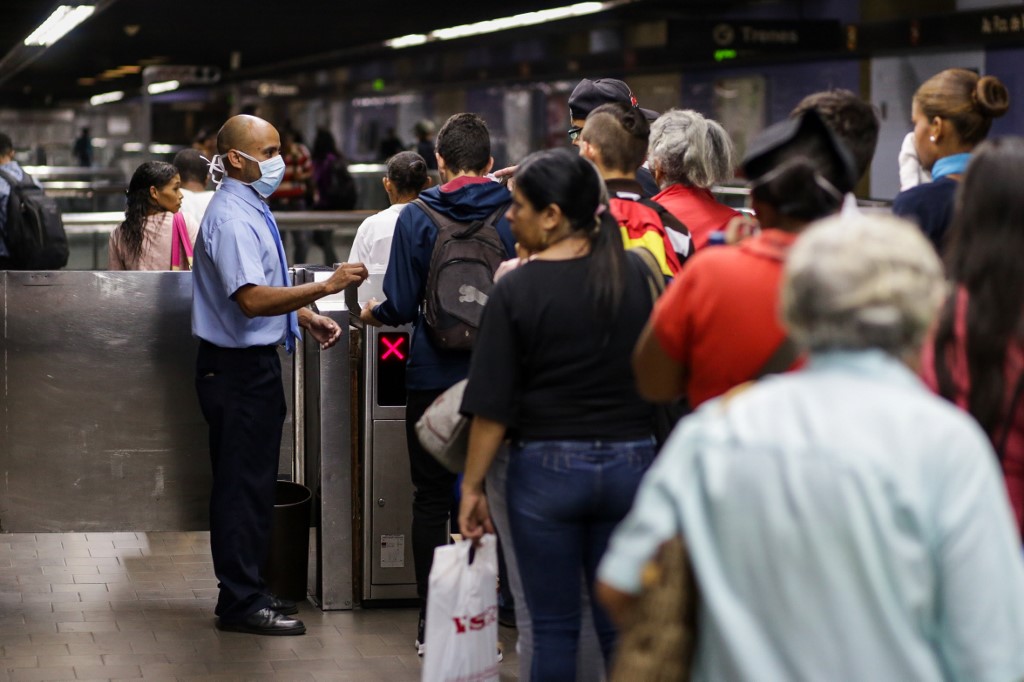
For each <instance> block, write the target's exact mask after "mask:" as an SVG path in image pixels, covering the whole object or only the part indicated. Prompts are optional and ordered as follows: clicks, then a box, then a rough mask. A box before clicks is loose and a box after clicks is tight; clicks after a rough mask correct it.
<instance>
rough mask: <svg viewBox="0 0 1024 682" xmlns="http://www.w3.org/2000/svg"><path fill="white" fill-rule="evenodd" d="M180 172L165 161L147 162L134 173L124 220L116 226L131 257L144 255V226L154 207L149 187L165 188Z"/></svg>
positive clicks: (129, 185)
mask: <svg viewBox="0 0 1024 682" xmlns="http://www.w3.org/2000/svg"><path fill="white" fill-rule="evenodd" d="M177 174H178V169H177V168H175V167H174V166H172V165H171V164H169V163H166V162H164V161H146V162H145V163H144V164H142V165H141V166H139V167H138V168H136V169H135V173H133V174H132V180H131V182H130V183H128V192H127V194H128V200H127V202H126V205H125V209H124V222H123V223H121V225H120V226H119V227H118V228H117V229H118V232H119V233H120V237H121V244H122V245H123V246H124V250H125V253H126V254H127V256H128V258H129V260H135V259H137V258H138V257H139V256H140V255H141V254H142V237H143V227H142V226H143V223H145V222H146V216H147V215H148V213H149V210H150V209H151V208H152V207H153V200H152V199H150V196H149V188H150V187H157V188H160V187H163V186H164V185H166V184H167V183H169V182H170V181H171V180H173V179H174V176H176V175H177Z"/></svg>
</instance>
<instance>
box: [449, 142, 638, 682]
mask: <svg viewBox="0 0 1024 682" xmlns="http://www.w3.org/2000/svg"><path fill="white" fill-rule="evenodd" d="M601 189H602V188H601V180H600V177H599V176H598V174H597V171H596V169H595V168H594V167H593V166H592V165H591V164H590V163H589V162H588V161H586V160H584V159H582V158H581V157H580V156H578V155H577V154H573V153H571V152H569V151H567V150H552V151H544V152H538V153H536V154H533V155H531V156H530V157H529V158H528V159H527V160H526V161H524V162H523V163H522V164H521V165H520V166H519V168H518V170H517V171H516V175H515V191H514V193H513V201H512V206H511V208H510V209H509V212H508V219H509V222H510V223H511V226H512V231H513V233H514V234H515V236H516V238H517V239H518V241H519V244H520V246H521V247H523V248H524V249H526V250H527V251H528V252H531V253H533V254H534V257H533V259H532V260H530V261H529V262H528V263H526V264H525V265H522V266H521V267H519V268H518V269H516V270H514V271H512V272H511V273H509V274H508V275H506V276H505V277H503V278H502V279H501V280H500V281H499V282H498V284H497V285H495V288H494V289H493V290H492V292H491V295H490V299H489V301H488V303H487V307H486V309H485V311H484V316H483V320H482V322H481V326H480V330H479V335H478V337H477V341H476V345H475V347H474V349H473V359H472V363H471V366H470V373H469V384H468V386H467V388H466V394H465V398H464V400H463V404H462V410H463V412H464V413H466V414H469V415H472V417H473V422H472V427H471V430H470V440H469V459H468V461H467V464H466V474H465V477H464V479H463V483H462V504H461V508H460V513H459V528H460V530H461V531H462V533H463V535H465V536H466V537H471V538H476V537H480V536H481V535H482V534H483V533H484V532H485V531H486V532H493V526H492V524H491V519H490V513H489V510H488V507H487V499H486V496H485V494H484V492H483V480H484V477H485V475H486V472H487V469H488V468H489V467H490V465H491V462H492V461H493V459H494V455H495V452H496V451H497V449H498V447H499V445H500V444H501V442H502V440H503V439H504V438H506V437H508V438H510V439H511V440H512V447H511V453H510V456H509V466H508V479H507V499H508V513H509V521H510V526H511V532H512V538H513V540H514V544H515V548H516V555H517V562H518V566H519V571H520V574H521V576H522V580H523V588H524V591H525V594H526V601H527V606H528V607H529V611H530V617H531V621H532V626H533V633H534V642H533V663H532V670H531V675H530V677H531V679H532V680H534V681H537V680H572V679H575V677H576V645H577V639H578V633H579V624H580V592H581V590H580V576H581V574H583V575H585V576H586V581H587V587H588V589H590V588H591V587H592V586H593V580H594V573H595V570H596V568H597V564H598V562H599V560H600V558H601V555H602V554H603V553H604V550H605V547H606V546H607V542H608V537H609V535H610V534H611V531H612V530H613V529H614V527H615V525H616V524H617V523H618V522H619V521H620V520H621V519H622V518H623V517H624V516H625V514H626V512H628V511H629V508H630V506H631V504H632V502H633V496H634V494H635V492H636V488H637V486H638V485H639V482H640V478H641V476H642V475H643V473H644V472H645V471H646V469H647V467H648V466H649V465H650V463H651V461H652V460H653V458H654V455H655V446H654V439H653V437H652V435H651V433H652V422H653V409H652V408H651V406H650V405H648V404H647V403H645V402H643V400H642V399H641V398H640V396H639V395H638V394H637V392H636V388H635V382H634V377H633V373H632V368H631V366H630V356H631V353H632V349H633V346H634V345H635V343H636V340H637V338H638V337H639V335H640V330H641V329H642V328H643V325H644V323H645V322H646V320H647V317H648V315H649V314H650V312H651V295H650V291H649V289H648V288H647V284H646V280H645V277H644V272H643V270H642V268H643V267H644V266H643V265H642V264H641V263H640V262H639V261H638V259H635V258H632V257H629V258H627V257H626V253H625V252H624V251H623V248H622V240H621V237H620V236H619V227H618V225H617V224H616V222H615V220H614V219H613V218H612V217H611V215H610V214H609V213H608V212H607V211H603V210H602V209H603V208H604V206H603V204H602V203H601V200H600V197H601ZM593 609H594V621H595V625H596V627H597V631H598V637H599V639H600V641H601V647H602V651H603V653H604V656H605V658H606V659H607V658H608V657H609V656H610V654H611V652H612V649H613V647H614V643H615V630H614V627H613V626H612V624H611V622H610V621H609V620H608V617H607V616H606V615H605V613H604V612H603V611H602V610H601V609H600V608H599V607H597V606H596V605H595V606H593Z"/></svg>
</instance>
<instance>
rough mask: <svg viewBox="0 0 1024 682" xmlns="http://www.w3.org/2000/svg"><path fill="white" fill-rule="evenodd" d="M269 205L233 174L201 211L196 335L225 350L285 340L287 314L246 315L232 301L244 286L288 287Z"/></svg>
mask: <svg viewBox="0 0 1024 682" xmlns="http://www.w3.org/2000/svg"><path fill="white" fill-rule="evenodd" d="M264 211H267V213H266V215H269V210H268V209H267V208H266V203H265V202H264V201H263V199H261V198H260V196H259V194H257V193H256V190H254V189H253V188H252V187H249V186H248V185H246V184H244V183H241V182H239V181H237V180H234V179H233V178H224V182H223V183H222V184H221V186H220V188H219V189H218V190H217V192H216V193H215V194H214V195H213V199H211V200H210V205H209V207H208V208H207V209H206V213H205V214H203V222H202V223H201V224H200V226H199V236H198V237H197V238H196V245H195V254H194V256H193V264H192V282H193V288H192V334H193V335H194V336H197V337H199V338H200V339H205V340H206V341H209V342H210V343H212V344H214V345H217V346H222V347H225V348H247V347H249V346H273V345H277V344H279V343H283V342H284V338H285V333H286V331H287V328H288V317H287V316H286V315H275V316H272V317H253V318H248V317H246V316H245V313H243V312H242V309H241V307H240V306H239V305H238V303H236V302H235V300H234V295H235V292H237V291H238V289H239V288H241V287H242V286H245V285H246V284H256V285H265V286H277V287H280V286H288V285H289V281H288V272H287V270H285V269H284V267H283V265H282V263H281V258H280V255H279V253H278V250H277V241H276V239H279V238H280V236H279V235H275V234H274V232H272V230H274V231H276V230H277V226H276V224H275V225H273V226H271V224H270V221H272V220H273V218H271V219H270V221H268V219H267V217H266V215H265V214H264Z"/></svg>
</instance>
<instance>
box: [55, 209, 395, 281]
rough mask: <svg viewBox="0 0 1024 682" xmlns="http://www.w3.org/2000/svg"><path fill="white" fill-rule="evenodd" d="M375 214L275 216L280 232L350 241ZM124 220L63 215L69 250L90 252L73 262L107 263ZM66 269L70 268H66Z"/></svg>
mask: <svg viewBox="0 0 1024 682" xmlns="http://www.w3.org/2000/svg"><path fill="white" fill-rule="evenodd" d="M374 213H376V211H294V212H288V211H279V212H277V213H275V214H274V219H275V220H276V221H277V226H278V227H279V228H280V229H281V231H282V232H291V231H295V230H331V231H333V232H334V233H335V234H337V235H339V236H341V237H343V238H347V239H352V238H353V237H355V234H356V230H357V229H359V225H360V224H361V223H362V222H363V221H364V220H366V218H367V217H369V216H371V215H373V214H374ZM123 221H124V212H123V211H105V212H96V213H65V214H64V230H65V232H67V234H68V239H69V241H70V243H71V248H72V250H73V251H74V250H75V249H76V248H85V246H86V244H87V245H88V248H89V249H90V250H91V258H83V257H82V256H80V255H79V257H78V258H74V255H73V260H74V261H76V262H77V263H79V264H84V263H85V262H91V263H92V267H91V269H92V270H101V269H104V268H105V267H106V264H107V242H108V240H109V239H110V233H111V232H113V231H114V230H115V229H116V228H117V226H118V225H120V224H121V223H122V222H123ZM69 267H71V266H70V265H69Z"/></svg>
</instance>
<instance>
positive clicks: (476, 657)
mask: <svg viewBox="0 0 1024 682" xmlns="http://www.w3.org/2000/svg"><path fill="white" fill-rule="evenodd" d="M472 548H473V541H472V540H461V541H459V542H457V543H455V544H454V545H445V546H442V547H438V548H437V549H435V550H434V564H433V566H432V567H431V569H430V592H429V595H428V598H427V629H426V652H425V653H424V656H423V678H422V679H423V682H489V681H490V680H495V681H497V679H498V658H497V651H498V594H497V584H498V583H497V581H498V550H497V538H495V536H494V535H484V537H483V539H482V540H480V546H479V547H478V548H477V549H476V550H475V551H473V549H472ZM471 555H472V559H473V561H472V563H470V557H471Z"/></svg>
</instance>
